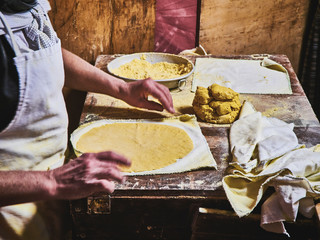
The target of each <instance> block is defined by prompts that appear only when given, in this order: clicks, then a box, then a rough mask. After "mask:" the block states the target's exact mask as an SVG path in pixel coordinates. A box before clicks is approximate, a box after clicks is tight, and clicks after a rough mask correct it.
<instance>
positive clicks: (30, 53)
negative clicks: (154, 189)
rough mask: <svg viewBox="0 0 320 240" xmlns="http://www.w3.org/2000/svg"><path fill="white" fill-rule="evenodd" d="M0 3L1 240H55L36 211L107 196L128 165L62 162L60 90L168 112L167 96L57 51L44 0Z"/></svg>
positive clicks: (88, 157)
mask: <svg viewBox="0 0 320 240" xmlns="http://www.w3.org/2000/svg"><path fill="white" fill-rule="evenodd" d="M0 4H1V5H0V10H1V11H0V19H1V21H0V40H1V41H0V50H1V51H0V56H1V61H0V64H1V65H0V67H1V78H0V86H1V87H0V111H1V116H2V117H1V119H0V131H1V132H0V170H1V171H0V192H1V198H0V206H1V208H0V239H42V240H43V239H61V236H59V233H60V232H59V230H57V229H53V227H54V226H57V225H59V224H58V223H57V222H53V221H51V222H50V221H48V220H47V217H48V216H43V215H41V214H39V212H41V211H42V212H50V211H49V210H48V209H50V208H49V207H48V205H46V204H43V203H44V201H47V200H57V199H63V200H71V199H78V198H83V197H86V196H88V195H91V194H93V193H94V192H100V191H103V192H108V193H112V192H113V191H114V185H115V183H114V182H121V181H123V180H124V177H123V175H122V173H121V172H120V171H119V167H118V166H119V165H124V166H129V165H130V161H129V160H128V159H126V158H124V157H123V156H120V155H118V154H116V153H114V152H100V153H95V154H93V153H87V154H84V155H82V156H81V157H79V158H76V159H73V160H71V161H70V162H68V163H66V164H65V165H63V164H64V161H65V157H64V154H65V151H66V147H67V126H68V121H67V112H66V108H65V102H64V99H63V95H62V87H63V86H67V87H70V88H74V89H77V90H81V91H90V92H97V93H103V94H107V95H110V96H112V97H115V98H119V99H121V100H123V101H125V102H127V103H128V104H130V105H132V106H136V107H142V108H147V109H152V110H158V111H163V110H164V109H165V110H167V111H169V112H170V113H174V109H173V104H172V98H171V95H170V92H169V90H168V88H167V87H165V86H163V85H161V84H158V83H156V82H155V81H153V80H152V79H145V80H140V81H136V82H132V83H126V82H124V81H122V80H120V79H117V78H115V77H112V76H110V75H108V74H107V73H105V72H103V71H101V70H99V69H97V68H95V67H93V66H92V65H90V64H89V63H87V62H86V61H84V60H82V59H81V58H79V57H77V56H75V55H74V54H72V53H71V52H68V51H67V50H65V49H61V45H60V40H59V38H58V37H57V35H56V33H55V32H54V30H53V29H52V26H51V23H50V20H49V18H48V15H47V11H48V10H50V6H49V3H48V1H47V0H38V1H37V0H14V1H13V0H1V1H0ZM149 95H151V96H153V97H154V98H156V99H158V100H159V102H160V103H156V102H154V101H149V100H148V96H149ZM35 202H37V203H35ZM46 203H49V202H46ZM50 203H52V202H50ZM43 206H46V211H44V210H42V208H43ZM52 211H54V210H52V209H51V212H52ZM54 213H55V212H54ZM47 215H50V214H47ZM54 215H55V214H51V217H53V216H54ZM46 222H47V223H48V222H49V223H50V224H46ZM53 223H54V224H53ZM34 224H36V226H35V225H34Z"/></svg>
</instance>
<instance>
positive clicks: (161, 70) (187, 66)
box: [107, 52, 194, 89]
mask: <svg viewBox="0 0 320 240" xmlns="http://www.w3.org/2000/svg"><path fill="white" fill-rule="evenodd" d="M107 70H108V72H109V73H110V74H112V75H114V76H116V77H118V78H121V79H124V80H125V81H137V80H142V79H146V78H151V79H153V80H154V81H156V82H159V83H161V84H164V85H166V86H167V87H168V88H170V89H172V88H177V87H181V86H182V84H183V83H184V82H185V81H186V79H187V78H188V77H189V76H190V75H191V74H192V73H193V70H194V65H193V63H192V62H191V61H190V60H189V59H187V58H185V57H182V56H179V55H175V54H169V53H157V52H145V53H134V54H128V55H123V56H120V57H117V58H115V59H114V60H112V61H111V62H110V63H109V64H108V65H107Z"/></svg>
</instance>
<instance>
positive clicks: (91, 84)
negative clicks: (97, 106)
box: [62, 49, 174, 113]
mask: <svg viewBox="0 0 320 240" xmlns="http://www.w3.org/2000/svg"><path fill="white" fill-rule="evenodd" d="M62 56H63V62H64V70H65V77H66V81H65V86H67V87H69V88H72V89H77V90H81V91H87V92H95V93H102V94H106V95H109V96H112V97H115V98H118V99H121V100H123V101H125V102H127V103H128V104H130V105H132V106H135V107H140V108H147V109H150V110H157V111H163V109H166V110H167V111H169V112H171V113H174V108H173V102H172V97H171V94H170V91H169V89H168V88H167V87H166V86H164V85H162V84H160V83H157V82H156V81H153V80H152V79H145V80H140V81H133V82H130V83H126V82H125V81H123V80H121V79H119V78H116V77H113V76H112V75H110V74H108V73H106V72H104V71H102V70H100V69H99V68H97V67H94V66H92V65H91V64H89V63H88V62H86V61H84V60H83V59H81V58H80V57H78V56H76V55H74V54H73V53H71V52H69V51H67V50H65V49H62ZM149 95H151V96H153V97H154V98H156V99H158V100H159V102H160V104H159V103H157V102H154V101H149V100H148V96H149Z"/></svg>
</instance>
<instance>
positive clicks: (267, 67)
mask: <svg viewBox="0 0 320 240" xmlns="http://www.w3.org/2000/svg"><path fill="white" fill-rule="evenodd" d="M214 83H216V84H219V85H221V86H225V87H229V88H231V89H233V90H234V91H236V92H238V93H254V94H292V89H291V84H290V77H289V74H288V72H287V70H286V69H285V68H284V67H283V66H282V65H281V64H279V63H277V62H275V61H273V60H271V59H269V58H267V57H265V58H263V59H257V60H256V59H253V60H245V59H219V58H197V59H196V64H195V70H194V74H193V82H192V89H191V90H192V91H193V92H195V91H196V89H197V86H202V87H208V86H210V85H212V84H214Z"/></svg>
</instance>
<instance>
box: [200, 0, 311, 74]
mask: <svg viewBox="0 0 320 240" xmlns="http://www.w3.org/2000/svg"><path fill="white" fill-rule="evenodd" d="M309 2H310V1H309V0H287V1H278V0H265V1H256V0H232V1H225V0H202V1H201V15H200V30H199V43H200V44H201V45H202V46H203V47H204V48H205V49H206V50H207V51H208V52H209V53H210V54H215V55H220V54H222V55H230V54H255V53H269V54H276V53H280V54H285V55H287V56H288V57H289V59H290V61H291V63H292V65H293V69H294V70H295V71H298V66H299V60H300V51H301V45H302V39H303V34H304V29H305V25H306V20H307V14H308V9H309Z"/></svg>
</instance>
